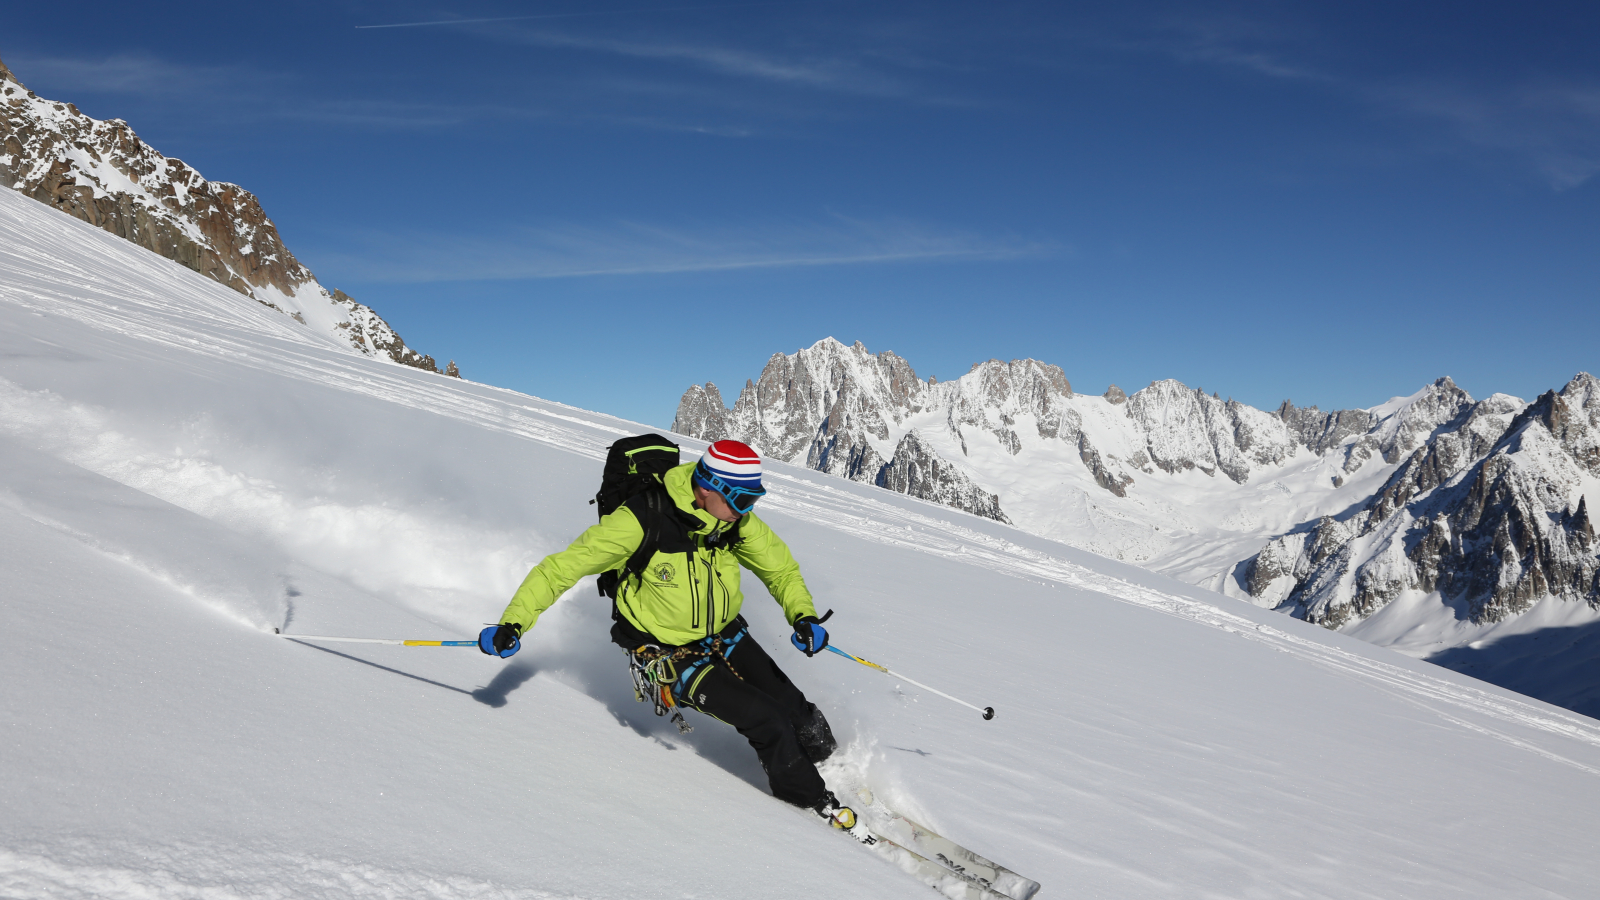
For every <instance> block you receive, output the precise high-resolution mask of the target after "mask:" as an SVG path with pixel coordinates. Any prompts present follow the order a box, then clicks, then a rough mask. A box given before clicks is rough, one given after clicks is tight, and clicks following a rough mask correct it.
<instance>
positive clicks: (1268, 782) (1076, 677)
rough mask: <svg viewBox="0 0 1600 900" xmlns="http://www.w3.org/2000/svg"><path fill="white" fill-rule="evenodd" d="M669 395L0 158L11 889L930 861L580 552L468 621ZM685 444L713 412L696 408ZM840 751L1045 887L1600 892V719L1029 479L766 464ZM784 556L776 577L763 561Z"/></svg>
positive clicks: (586, 892)
mask: <svg viewBox="0 0 1600 900" xmlns="http://www.w3.org/2000/svg"><path fill="white" fill-rule="evenodd" d="M641 430H646V429H644V427H643V426H639V425H636V424H633V423H629V422H624V421H620V420H617V419H614V418H611V417H608V416H604V415H600V414H597V413H591V412H585V411H582V410H578V409H574V408H571V407H567V406H563V405H561V404H558V403H552V402H549V401H544V400H539V399H535V398H532V397H528V396H524V395H520V394H516V393H513V392H510V391H505V390H499V389H495V388H491V387H487V386H484V385H477V384H471V383H463V382H460V381H457V380H455V379H447V378H444V377H441V376H437V375H432V374H428V373H424V372H420V371H417V370H414V369H408V368H405V367H402V366H400V365H396V364H392V363H387V362H382V361H377V360H373V359H369V358H366V357H362V356H360V355H357V354H355V353H354V352H352V351H350V350H349V349H348V348H345V347H341V346H340V344H339V343H338V342H337V340H336V339H335V338H334V337H332V336H321V335H320V334H319V333H318V332H316V331H313V330H312V329H309V328H305V327H302V326H299V325H297V324H296V323H294V322H293V321H292V320H289V319H288V318H286V317H284V316H282V315H280V314H278V313H275V312H273V311H272V310H269V309H267V308H266V307H263V306H261V305H260V304H257V303H255V302H254V301H252V300H249V299H248V298H245V297H242V296H240V295H239V294H236V293H234V292H232V291H229V290H228V289H227V288H224V287H222V286H220V285H218V284H216V283H214V282H211V281H208V280H206V279H204V278H202V277H201V276H199V275H197V274H195V273H193V272H190V271H188V270H186V269H183V268H181V267H180V266H178V265H176V264H173V263H170V262H168V261H166V260H164V259H161V258H160V257H157V256H156V255H155V254H152V253H149V252H147V251H144V250H142V249H140V248H138V247H136V246H134V245H132V244H128V243H126V242H123V241H121V240H119V239H118V238H115V237H113V236H111V235H109V234H106V233H103V232H100V231H97V230H95V229H94V228H92V227H90V226H88V225H86V224H84V223H82V222H79V221H76V220H74V219H71V218H69V217H67V216H65V215H63V214H60V213H57V212H55V211H53V210H50V209H48V208H46V207H45V206H43V205H41V204H38V203H36V202H34V201H32V200H29V199H27V198H25V197H21V196H19V195H16V194H15V193H13V192H10V191H0V723H3V739H0V896H4V897H7V898H34V897H41V898H42V897H51V898H77V897H97V898H130V900H131V898H149V897H162V898H196V900H199V898H204V900H224V898H235V897H239V898H244V897H250V898H278V897H282V898H344V897H374V898H390V897H445V898H496V900H498V898H747V897H760V898H790V897H792V898H808V900H809V898H815V897H817V896H828V897H830V898H845V897H850V898H854V897H860V898H890V897H907V898H917V897H931V896H937V895H936V894H934V893H933V892H932V891H931V890H930V889H929V888H927V887H925V886H923V885H921V884H919V883H918V882H916V881H914V880H912V879H911V878H910V877H909V876H907V875H906V874H904V873H902V872H900V871H898V870H897V869H896V868H895V867H894V866H892V865H891V864H889V863H888V862H886V861H884V860H883V859H881V858H879V857H878V856H877V855H875V854H874V853H872V852H871V851H869V850H867V849H866V848H863V847H860V846H859V845H857V844H855V843H854V842H852V841H850V840H849V839H848V838H845V837H843V836H841V835H838V834H836V833H832V832H830V830H829V829H827V828H826V827H825V826H823V825H822V824H820V823H819V822H817V821H816V820H815V819H813V818H811V817H810V815H809V814H805V813H801V812H798V811H795V810H793V809H791V808H789V807H787V806H785V805H784V804H782V803H780V802H778V801H776V800H774V799H773V798H772V797H771V796H769V795H768V794H767V793H766V790H765V787H764V785H765V778H764V776H763V774H762V773H761V771H760V768H759V766H758V764H757V763H756V761H755V757H754V754H753V753H752V752H751V751H750V750H749V748H748V747H747V746H746V745H745V744H744V742H743V740H742V739H741V738H739V736H738V735H737V734H735V733H734V732H733V731H732V729H730V728H727V727H725V726H721V725H720V724H718V723H716V722H713V721H711V720H709V719H706V718H705V717H703V716H700V715H698V714H696V713H692V712H691V713H689V714H688V715H689V718H690V720H691V722H692V723H693V724H694V725H695V726H696V727H695V730H694V732H693V733H692V734H689V735H679V734H678V733H677V732H676V730H674V729H672V728H670V727H669V726H668V725H667V723H666V721H665V720H664V719H657V718H655V717H654V716H652V715H651V714H650V711H649V709H648V707H647V706H646V705H644V704H640V703H636V702H635V700H634V698H633V695H632V689H631V685H630V683H629V680H628V675H627V671H626V667H625V665H624V661H623V656H622V654H621V652H620V651H618V650H617V649H616V648H614V647H612V646H611V645H610V644H609V641H608V639H607V634H606V629H607V627H608V623H609V610H608V608H607V606H606V605H605V602H604V601H603V599H602V598H600V597H599V596H598V595H597V594H596V593H595V590H594V587H593V585H592V583H590V582H587V581H586V582H584V583H582V584H580V585H579V586H578V587H576V588H575V589H574V590H573V591H572V592H571V594H570V595H569V596H567V597H566V598H564V599H563V600H562V601H561V602H560V603H559V604H557V605H556V607H554V608H553V609H552V610H551V611H550V612H549V613H548V614H546V616H545V617H544V618H542V619H541V621H540V624H539V626H538V628H537V629H536V630H535V632H534V633H533V635H532V636H531V638H530V639H529V640H526V641H524V649H523V651H522V652H521V653H520V654H519V655H517V656H516V657H514V658H513V659H511V660H509V661H505V662H502V661H499V660H494V659H490V658H488V657H485V656H483V655H481V654H479V653H478V652H477V651H476V650H472V649H455V648H402V647H391V646H361V645H349V644H344V645H331V644H329V645H317V644H314V643H311V642H298V641H294V640H290V639H285V638H283V637H278V636H274V634H273V633H272V629H273V628H275V627H277V628H281V629H283V631H284V632H286V633H288V634H297V633H298V634H343V635H354V636H368V637H385V638H425V639H439V638H444V639H460V638H464V637H470V636H472V635H474V634H475V633H476V632H477V630H478V629H479V628H480V627H482V624H483V623H486V622H490V621H492V620H493V619H494V618H495V617H496V616H497V615H498V614H499V612H500V611H501V609H503V607H504V605H505V603H506V601H507V599H508V598H509V596H510V593H511V591H512V590H513V589H514V588H515V586H516V584H517V583H518V582H519V581H520V579H521V578H522V576H523V575H524V574H525V573H526V571H527V569H528V567H529V566H531V565H532V564H533V563H534V562H536V561H537V560H538V559H539V558H540V557H541V556H542V555H543V554H545V553H547V552H550V551H551V550H554V549H557V548H559V547H561V546H563V545H564V544H565V543H566V541H568V540H569V539H570V538H572V537H573V536H575V535H576V534H577V533H578V532H579V531H580V530H581V529H582V528H584V527H585V526H587V525H588V524H589V523H590V521H591V520H592V515H593V514H592V512H591V507H589V506H588V505H587V503H586V500H587V499H588V497H589V496H590V495H592V493H593V491H594V489H595V485H596V484H597V482H598V480H599V473H600V462H601V459H602V458H603V455H604V451H605V447H606V445H607V444H609V443H610V442H611V441H612V440H614V439H616V438H617V437H618V436H621V435H625V434H631V433H636V432H639V431H641ZM685 446H686V449H687V450H689V451H690V452H698V451H699V449H700V446H701V445H699V444H698V443H697V442H693V441H686V442H685ZM769 469H770V474H769V475H768V487H769V488H770V489H771V491H772V494H771V496H770V497H769V499H767V500H765V501H763V509H764V512H765V516H766V518H767V519H768V521H770V522H771V523H772V525H773V527H774V528H775V529H776V530H777V531H778V532H779V533H780V534H781V535H783V536H784V537H785V539H786V540H787V541H788V542H789V543H790V545H791V547H792V548H793V549H794V551H795V555H796V556H797V557H798V559H799V560H800V562H801V566H802V568H803V570H804V571H805V574H806V577H807V580H808V582H809V584H810V585H811V587H812V590H813V591H814V593H815V594H816V595H817V598H818V606H819V608H821V609H827V608H830V607H831V608H833V609H834V610H836V614H835V616H834V618H833V619H832V620H831V621H830V623H829V625H830V627H831V633H832V634H833V636H834V638H835V639H836V641H837V643H838V644H839V645H840V646H842V647H844V648H845V649H847V650H850V651H851V652H853V653H856V654H858V655H861V656H864V657H866V658H868V659H871V660H874V661H877V662H880V663H883V664H885V665H888V666H890V667H891V668H895V669H899V670H901V671H903V672H904V673H905V674H906V675H907V676H908V677H912V678H916V679H918V680H922V681H926V682H928V683H929V684H931V685H933V686H935V687H938V688H940V689H941V690H945V691H948V692H950V693H952V694H954V695H956V696H958V697H962V698H965V699H968V700H970V701H972V702H975V703H978V704H979V705H993V706H994V707H995V708H996V710H997V716H996V718H995V719H994V720H993V721H991V722H985V721H982V720H981V719H980V718H979V716H978V715H977V714H976V713H973V712H971V711H970V710H967V709H965V708H963V707H960V706H956V705H954V704H951V703H949V702H947V701H945V700H942V699H940V698H939V697H936V696H932V695H929V694H926V693H925V692H922V691H919V690H917V689H915V688H913V687H911V686H909V685H906V684H904V683H902V682H898V681H896V680H894V679H892V678H887V677H884V676H882V675H880V674H877V673H875V672H872V671H871V670H868V669H866V668H864V667H861V666H857V665H854V664H853V663H850V662H848V661H846V660H844V659H841V658H839V657H837V656H832V655H824V656H819V657H818V658H815V659H810V660H808V659H806V658H805V657H803V656H801V655H800V654H798V653H795V652H794V651H793V650H792V649H791V648H789V647H788V646H787V642H786V638H787V630H786V628H785V626H784V625H783V622H782V620H781V617H780V615H779V612H778V609H777V607H776V604H773V603H771V602H770V601H769V600H768V599H767V598H766V597H765V596H764V592H763V591H761V590H760V588H759V586H757V587H756V588H755V589H754V590H753V591H752V592H751V593H752V594H754V595H757V596H752V597H751V598H750V600H749V602H748V604H747V606H746V615H747V617H748V618H749V619H750V622H751V625H752V628H753V631H754V633H755V635H756V636H757V637H758V638H759V639H760V640H761V641H762V643H763V645H764V646H766V647H767V648H768V650H769V652H771V653H772V654H773V655H774V656H775V658H777V659H778V660H779V661H780V662H781V663H782V664H783V665H784V667H785V669H786V670H787V671H788V672H789V673H790V674H791V676H792V677H793V678H794V679H795V680H796V681H797V683H799V684H800V685H801V686H802V687H803V688H804V690H805V691H806V692H807V693H808V695H809V696H811V697H812V698H813V699H814V700H815V701H817V702H818V703H819V704H821V705H822V706H823V708H824V709H825V710H827V712H828V714H829V717H830V719H831V720H832V722H833V724H834V728H835V731H836V732H837V733H838V735H839V737H840V738H841V741H842V742H843V743H844V744H845V748H844V749H842V750H841V752H840V754H839V755H838V756H837V757H836V759H835V760H834V761H830V763H829V765H828V767H827V768H828V774H829V775H830V777H831V778H833V779H836V780H837V781H838V782H840V783H842V782H844V781H848V780H854V779H860V780H864V781H866V782H867V783H869V784H870V785H871V786H872V788H873V790H874V791H875V792H876V793H877V795H878V796H879V797H880V798H883V799H886V800H888V801H889V802H890V803H892V804H893V805H895V806H897V807H898V808H900V809H901V810H903V811H904V812H906V813H907V814H910V815H912V816H914V817H916V818H918V819H921V820H922V821H924V822H926V823H927V824H928V825H931V826H933V827H934V828H937V829H938V830H940V831H941V832H943V833H944V834H946V835H947V836H949V837H951V838H953V839H955V840H957V841H959V842H961V843H963V844H966V845H967V846H969V847H971V848H972V849H974V850H977V851H978V852H980V853H983V854H984V855H986V856H989V857H990V858H992V859H994V860H996V861H997V862H999V863H1001V864H1003V865H1006V866H1008V867H1010V868H1012V869H1014V870H1016V871H1017V872H1020V873H1022V874H1023V875H1026V876H1028V877H1030V878H1033V879H1035V880H1037V881H1039V882H1040V883H1042V884H1043V889H1042V891H1041V892H1040V894H1039V897H1040V898H1044V900H1049V898H1055V897H1062V898H1066V897H1072V898H1080V897H1081V898H1091V897H1104V898H1164V897H1208V898H1209V897H1218V898H1221V897H1228V898H1285V897H1293V898H1341V900H1343V898H1361V897H1367V898H1386V900H1388V898H1410V897H1438V898H1458V897H1463V896H1471V897H1495V898H1503V897H1528V898H1533V897H1539V898H1548V897H1571V898H1580V897H1593V896H1594V895H1595V885H1596V884H1597V883H1600V855H1597V854H1596V853H1595V852H1594V837H1593V823H1594V822H1595V818H1596V811H1597V810H1600V723H1597V722H1595V721H1594V720H1591V719H1587V718H1585V717H1583V716H1579V715H1576V714H1573V713H1570V712H1567V711H1565V710H1562V709H1559V708H1556V707H1553V706H1549V705H1546V704H1543V703H1539V702H1537V701H1532V700H1529V699H1527V698H1524V697H1521V696H1519V695H1516V694H1513V693H1511V692H1509V691H1505V690H1501V689H1499V688H1496V687H1493V686H1490V685H1487V684H1484V683H1480V682H1477V681H1474V680H1472V679H1470V678H1467V677H1465V676H1462V675H1458V674H1455V673H1453V672H1450V671H1447V670H1445V669H1441V668H1437V667H1434V666H1431V665H1429V664H1427V663H1423V662H1418V661H1416V660H1412V659H1409V658H1407V657H1404V656H1402V655H1399V654H1397V653H1393V652H1389V651H1386V650H1383V649H1381V648H1378V647H1374V646H1372V645H1369V644H1366V643H1364V642H1362V641H1359V640H1357V639H1355V638H1352V637H1348V636H1345V635H1341V634H1337V633H1333V632H1329V631H1326V630H1323V629H1321V628H1318V627H1316V626H1313V625H1308V624H1306V623H1303V622H1300V621H1296V620H1291V619H1287V618H1286V617H1284V616H1281V615H1277V614H1275V613H1272V612H1270V611H1267V610H1264V609H1259V608H1256V607H1254V606H1252V605H1250V604H1248V603H1244V602H1240V601H1237V600H1232V599H1229V598H1226V597H1223V596H1221V595H1219V594H1215V593H1211V592H1208V591H1206V590H1204V589H1201V588H1198V587H1194V586H1191V585H1186V584H1183V583H1180V582H1178V581H1176V580H1170V579H1167V578H1164V577H1162V576H1160V575H1156V574H1153V573H1151V572H1148V571H1146V570H1143V569H1139V568H1136V567H1134V566H1131V565H1127V564H1123V563H1120V562H1115V561H1111V560H1107V559H1104V558H1101V557H1097V556H1094V555H1092V554H1090V553H1087V552H1085V551H1082V550H1076V549H1073V548H1070V547H1067V546H1065V545H1063V544H1059V543H1055V542H1053V541H1050V540H1047V539H1044V538H1040V537H1035V536H1031V535H1028V534H1026V533H1024V532H1022V531H1021V530H1018V529H1015V528H1012V527H1009V526H1005V525H1001V524H997V523H995V522H992V521H988V520H985V519H980V518H977V517H973V516H968V515H966V514H963V513H960V512H957V511H953V510H950V509H947V508H943V507H938V506H933V505H931V504H927V503H923V502H920V501H917V500H912V499H908V498H906V497H903V496H900V495H896V494H892V493H890V492H887V491H883V490H880V489H878V488H875V487H871V486H863V485H857V484H852V483H850V482H847V481H844V480H841V479H837V478H833V477H830V476H827V475H823V474H820V473H815V472H809V471H806V470H805V469H803V468H801V467H797V466H789V465H781V464H777V465H771V466H770V467H769ZM752 583H753V579H752Z"/></svg>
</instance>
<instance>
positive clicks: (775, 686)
mask: <svg viewBox="0 0 1600 900" xmlns="http://www.w3.org/2000/svg"><path fill="white" fill-rule="evenodd" d="M679 702H681V703H683V704H684V705H685V706H689V707H692V708H694V709H698V710H699V711H701V712H703V713H705V714H706V715H709V716H714V717H716V718H718V719H721V720H722V721H724V722H727V723H728V724H729V725H732V726H733V727H734V728H736V729H738V731H739V733H740V734H742V735H744V738H745V740H747V741H749V742H750V746H751V747H752V748H754V749H755V751H756V756H757V757H759V758H760V760H761V768H763V769H765V770H766V773H767V782H768V783H769V784H770V785H771V786H772V795H773V796H774V797H777V798H778V799H779V800H783V801H786V802H788V803H793V804H794V805H796V806H805V807H812V806H816V805H817V804H818V803H820V802H822V800H823V798H824V797H825V796H826V795H827V791H828V789H827V787H826V786H825V785H824V784H823V783H822V776H821V775H818V774H817V766H816V764H817V763H819V762H822V761H823V760H824V759H827V758H828V755H829V754H831V753H832V752H833V750H834V748H835V747H836V746H837V743H836V742H835V741H834V739H833V730H832V729H830V728H829V727H828V720H827V719H826V718H824V717H823V715H822V710H820V709H817V707H816V706H815V705H814V704H812V703H811V702H810V701H809V700H807V699H806V697H805V694H802V693H801V692H800V689H799V688H797V687H795V686H794V682H792V681H790V680H789V676H787V675H785V674H783V670H782V669H780V668H778V664H777V663H775V662H773V661H772V657H770V656H768V655H767V651H765V650H763V649H762V648H761V645H760V644H758V643H756V640H755V638H754V637H753V636H752V635H750V634H749V633H748V632H747V633H746V634H745V636H744V638H743V639H742V640H740V641H739V643H738V645H737V646H735V647H734V648H733V651H732V652H731V653H730V654H728V657H727V658H726V659H723V658H721V657H715V658H714V661H713V662H712V663H711V665H710V670H709V671H708V672H706V674H705V677H704V678H701V679H700V681H699V683H698V684H696V685H694V690H693V691H692V695H691V696H687V697H683V698H681V699H680V701H679Z"/></svg>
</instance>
